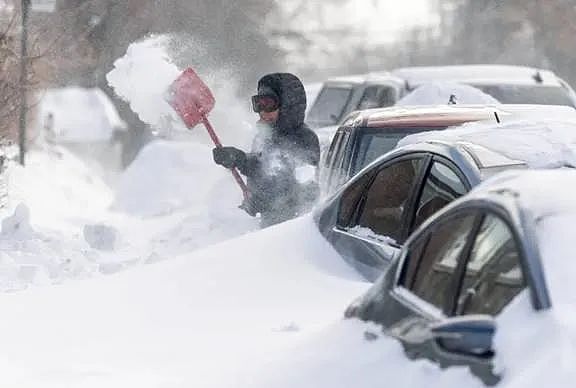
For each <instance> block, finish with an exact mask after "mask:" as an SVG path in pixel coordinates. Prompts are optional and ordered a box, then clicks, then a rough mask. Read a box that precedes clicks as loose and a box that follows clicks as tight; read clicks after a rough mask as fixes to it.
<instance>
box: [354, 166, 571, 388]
mask: <svg viewBox="0 0 576 388" xmlns="http://www.w3.org/2000/svg"><path fill="white" fill-rule="evenodd" d="M565 187H571V188H573V187H576V172H575V171H574V170H572V169H570V170H555V171H507V172H505V173H503V174H502V175H500V176H498V177H495V178H494V179H492V180H490V181H488V182H485V183H483V184H482V185H481V186H479V187H478V188H476V189H475V190H473V191H472V192H471V193H469V194H468V195H466V196H465V197H463V198H461V199H460V200H458V201H456V202H454V203H452V204H451V205H450V206H448V207H446V208H445V209H444V210H443V211H442V212H440V213H438V214H437V215H436V216H434V217H432V218H431V219H429V220H428V221H427V222H426V223H425V224H424V225H422V227H420V228H419V229H418V230H417V231H416V232H415V233H414V234H413V235H412V236H411V237H410V239H409V240H408V241H407V242H406V244H405V246H404V248H403V249H402V250H401V251H400V253H399V255H398V256H397V257H396V259H395V260H394V262H393V265H392V266H391V267H390V269H389V270H388V271H387V272H386V273H385V274H384V275H383V276H382V277H381V278H380V279H378V281H377V282H376V283H375V284H374V285H373V286H372V288H371V289H370V290H368V291H367V293H366V294H365V295H364V296H363V297H361V298H359V299H358V300H357V301H355V302H354V303H353V304H352V305H351V306H350V307H349V308H348V309H347V311H346V316H347V317H356V318H360V319H361V320H364V321H370V322H374V323H376V324H377V325H380V326H381V327H382V329H383V330H382V331H383V333H384V334H385V335H389V336H391V337H393V338H395V339H397V340H399V341H400V342H401V343H402V345H403V347H404V350H405V353H406V355H407V358H408V359H420V358H427V359H430V360H432V361H434V362H437V363H438V364H440V365H441V366H442V367H448V366H468V367H469V369H470V371H471V372H472V373H473V374H474V375H476V376H478V377H479V378H480V379H481V380H482V381H483V382H484V383H485V384H487V385H493V384H495V383H497V382H498V381H499V380H500V379H501V376H500V374H501V372H499V371H497V370H495V368H494V365H493V362H492V361H493V359H494V355H495V353H497V352H498V351H499V349H498V347H496V348H495V346H494V345H493V338H494V336H495V334H496V332H497V329H498V330H499V327H498V325H499V324H500V323H502V319H508V320H511V318H510V315H514V314H516V325H520V326H521V327H520V326H517V327H516V331H515V332H510V330H508V332H507V333H500V334H499V335H500V338H499V342H506V340H508V342H509V343H510V342H514V343H515V344H516V346H515V347H516V353H519V352H522V349H523V352H524V353H525V352H528V353H532V352H536V353H539V352H545V354H541V356H542V357H541V358H540V359H541V360H542V359H545V360H546V359H550V360H554V359H556V356H557V351H560V350H559V349H554V347H552V348H550V349H547V348H545V347H544V348H542V347H537V345H536V344H534V343H533V341H534V340H535V338H534V337H532V338H530V336H529V335H528V333H532V335H533V334H534V333H536V332H538V333H540V334H542V333H546V332H548V331H549V330H550V329H551V328H552V326H551V325H550V323H551V322H550V320H545V319H543V318H544V317H543V316H542V312H544V311H552V312H553V313H554V314H552V315H550V314H549V315H548V317H549V318H550V319H551V320H552V321H558V322H563V323H562V324H561V327H562V328H563V329H560V331H563V333H564V334H566V329H569V330H568V332H571V333H573V332H574V321H573V320H571V319H569V320H566V318H568V317H567V316H566V315H565V314H563V313H566V312H567V311H564V310H565V307H568V306H573V303H574V298H573V293H572V292H570V291H569V290H568V289H567V285H568V284H571V282H572V280H571V279H574V276H576V272H575V270H576V266H575V265H574V264H573V263H574V260H573V252H574V249H573V242H572V240H573V236H572V231H573V230H574V224H575V222H576V218H574V214H575V211H576V199H575V197H574V195H573V192H572V191H569V190H565V189H563V188H565ZM521 294H524V298H523V300H518V299H522V298H520V297H518V296H519V295H521ZM513 302H516V304H517V305H518V304H521V303H525V304H526V305H527V308H526V312H522V316H521V317H519V316H518V313H519V311H511V310H514V308H511V307H509V306H510V305H511V304H513ZM567 303H568V305H567ZM570 310H572V309H570ZM570 314H573V313H572V312H571V311H570ZM506 315H508V317H506ZM566 325H568V326H569V328H567V327H566ZM546 326H548V327H549V329H545V328H544V327H546ZM526 327H531V328H532V329H531V330H526ZM536 327H537V328H539V329H540V330H542V331H534V329H535V328H536ZM509 329H510V328H509ZM552 330H555V329H552ZM564 334H562V335H564ZM555 335H556V336H558V335H561V334H560V333H555ZM503 336H504V338H503ZM505 336H514V338H510V337H509V338H507V339H506V338H505ZM562 338H564V340H566V341H570V340H573V337H571V338H570V337H566V336H565V335H564V337H562ZM508 352H510V349H508ZM555 352H556V353H555ZM554 354H556V356H555V355H554ZM518 355H519V354H517V356H518ZM524 357H525V355H524ZM500 361H502V360H500ZM506 366H507V365H506V364H505V363H504V365H500V368H498V369H503V370H504V375H506ZM502 367H503V368H502ZM532 367H537V365H533V366H530V365H524V368H532ZM525 372H526V371H524V373H525ZM540 372H541V373H545V374H554V373H555V372H554V371H553V370H550V369H549V370H547V371H544V370H542V371H540ZM517 377H518V376H517ZM520 380H521V379H520ZM542 380H546V379H544V378H543V376H542V377H540V381H542ZM507 382H508V383H512V384H511V385H513V386H525V385H524V384H522V383H520V384H519V385H514V379H513V376H512V379H508V380H507ZM524 382H526V381H524ZM552 385H554V384H552ZM430 386H437V385H436V383H434V382H432V381H430ZM531 386H538V385H531ZM554 386H556V385H554ZM563 386H564V385H563Z"/></svg>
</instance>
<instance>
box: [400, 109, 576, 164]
mask: <svg viewBox="0 0 576 388" xmlns="http://www.w3.org/2000/svg"><path fill="white" fill-rule="evenodd" d="M438 140H439V141H452V142H468V143H473V144H477V145H480V146H482V147H485V148H487V149H489V150H491V151H494V152H498V153H500V154H502V155H504V156H506V157H507V158H509V159H513V160H520V161H524V162H526V163H527V164H528V166H530V167H532V168H552V167H561V166H564V165H568V166H576V120H569V121H553V120H542V119H541V120H534V121H524V120H519V121H512V122H508V123H503V124H499V125H498V124H493V123H491V124H486V123H469V124H465V125H462V126H461V127H456V128H453V129H447V130H443V131H430V132H422V133H418V134H414V135H410V136H407V137H405V138H403V139H402V140H400V142H399V144H398V146H404V145H407V144H413V143H420V142H427V141H438Z"/></svg>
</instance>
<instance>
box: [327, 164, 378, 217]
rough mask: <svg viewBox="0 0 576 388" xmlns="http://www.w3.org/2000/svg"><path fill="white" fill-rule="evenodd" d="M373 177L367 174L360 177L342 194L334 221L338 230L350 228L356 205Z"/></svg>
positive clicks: (371, 174)
mask: <svg viewBox="0 0 576 388" xmlns="http://www.w3.org/2000/svg"><path fill="white" fill-rule="evenodd" d="M373 176H374V174H373V173H369V172H368V173H366V174H364V175H362V176H361V177H360V178H359V179H357V180H356V181H354V182H352V183H351V184H350V185H349V186H348V187H347V188H346V189H345V190H344V191H343V192H342V195H341V196H340V205H339V207H338V217H337V221H336V223H337V225H338V226H339V227H340V228H347V227H350V226H352V222H353V221H354V220H353V217H354V214H355V213H356V209H357V206H358V203H359V202H360V199H361V197H362V194H363V193H364V191H365V190H366V187H367V186H368V184H369V183H370V181H371V180H372V177H373Z"/></svg>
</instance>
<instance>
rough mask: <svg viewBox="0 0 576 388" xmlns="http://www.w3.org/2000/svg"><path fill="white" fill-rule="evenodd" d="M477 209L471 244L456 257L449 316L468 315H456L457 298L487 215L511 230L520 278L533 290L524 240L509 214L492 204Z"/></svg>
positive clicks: (528, 288) (529, 290) (529, 289)
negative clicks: (476, 223) (464, 253)
mask: <svg viewBox="0 0 576 388" xmlns="http://www.w3.org/2000/svg"><path fill="white" fill-rule="evenodd" d="M478 209H480V211H481V214H480V219H479V223H478V225H477V227H476V230H475V233H474V236H473V238H472V244H471V245H470V246H469V247H468V248H469V249H468V250H467V252H466V256H464V257H462V256H460V257H459V258H458V260H459V261H460V262H459V263H458V265H457V266H456V273H457V279H458V283H457V284H456V285H455V286H456V290H455V294H454V298H453V300H452V306H450V310H449V316H451V317H454V316H466V315H469V314H464V315H456V313H457V308H458V298H459V297H460V293H461V292H462V286H463V284H464V276H465V272H466V266H467V265H468V262H469V261H470V256H471V255H472V250H473V248H474V243H475V242H476V238H477V237H478V234H479V233H480V230H481V228H482V225H483V224H484V221H485V219H486V217H488V215H492V216H495V217H496V218H498V219H499V220H500V221H502V222H504V224H505V225H506V227H507V228H508V230H509V231H510V232H511V233H510V234H511V235H512V238H513V239H514V243H515V246H516V249H517V251H518V260H519V266H520V270H521V271H522V278H523V279H524V282H525V286H526V289H527V290H528V292H529V293H531V294H532V292H533V291H532V290H531V288H532V285H531V284H530V282H529V280H528V276H529V275H528V271H527V268H526V265H527V258H526V253H527V250H526V246H525V245H524V242H523V240H522V238H521V237H520V234H519V233H518V230H517V229H516V227H515V226H514V222H512V220H511V219H510V216H509V214H508V213H507V212H506V211H503V210H502V209H499V208H496V207H494V206H486V207H483V208H478Z"/></svg>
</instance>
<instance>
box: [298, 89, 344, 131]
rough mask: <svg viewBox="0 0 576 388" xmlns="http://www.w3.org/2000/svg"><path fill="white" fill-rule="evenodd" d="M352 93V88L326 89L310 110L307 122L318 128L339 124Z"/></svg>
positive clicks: (321, 92)
mask: <svg viewBox="0 0 576 388" xmlns="http://www.w3.org/2000/svg"><path fill="white" fill-rule="evenodd" d="M351 93H352V88H350V87H345V86H338V87H336V86H334V87H332V86H330V87H324V88H323V89H322V91H320V94H319V95H318V97H316V101H314V105H313V106H312V108H310V112H309V113H308V119H307V121H308V122H309V123H311V124H314V125H318V126H328V125H336V124H338V122H340V119H341V118H342V115H343V113H344V108H345V107H346V104H347V103H348V99H349V98H350V94H351Z"/></svg>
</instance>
